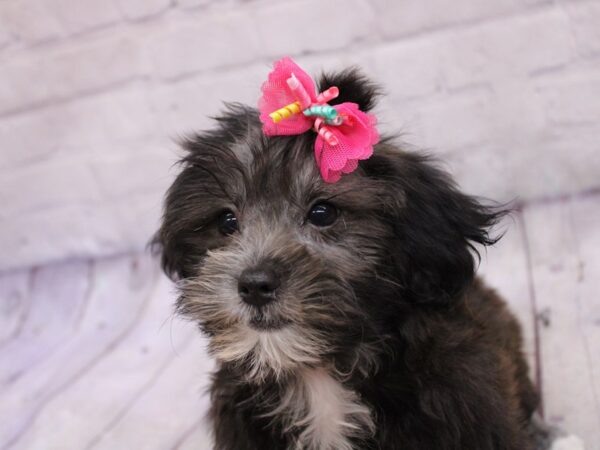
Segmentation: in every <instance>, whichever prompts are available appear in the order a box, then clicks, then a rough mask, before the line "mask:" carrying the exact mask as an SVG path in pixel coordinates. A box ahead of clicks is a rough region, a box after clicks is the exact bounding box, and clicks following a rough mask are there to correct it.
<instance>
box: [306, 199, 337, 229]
mask: <svg viewBox="0 0 600 450" xmlns="http://www.w3.org/2000/svg"><path fill="white" fill-rule="evenodd" d="M337 217H338V210H337V209H336V207H335V206H333V205H332V204H330V203H326V202H319V203H315V204H314V205H313V206H312V208H310V211H309V212H308V217H307V219H308V221H309V222H310V223H312V224H313V225H316V226H317V227H326V226H329V225H331V224H333V222H335V220H336V219H337Z"/></svg>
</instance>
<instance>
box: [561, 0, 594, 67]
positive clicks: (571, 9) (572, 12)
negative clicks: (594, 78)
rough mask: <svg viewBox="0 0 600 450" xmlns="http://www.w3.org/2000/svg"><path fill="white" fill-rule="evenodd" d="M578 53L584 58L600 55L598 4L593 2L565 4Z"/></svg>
mask: <svg viewBox="0 0 600 450" xmlns="http://www.w3.org/2000/svg"><path fill="white" fill-rule="evenodd" d="M565 10H566V11H567V14H568V15H569V20H570V22H571V29H572V32H573V34H574V36H575V40H576V42H577V48H578V50H579V52H580V53H581V54H582V55H583V56H586V57H591V56H597V55H599V54H600V4H599V3H598V2H593V1H584V2H572V3H567V4H565Z"/></svg>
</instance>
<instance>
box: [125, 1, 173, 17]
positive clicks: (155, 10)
mask: <svg viewBox="0 0 600 450" xmlns="http://www.w3.org/2000/svg"><path fill="white" fill-rule="evenodd" d="M117 2H118V6H119V8H120V9H121V11H122V12H123V15H124V16H125V17H126V18H128V19H142V18H145V17H149V16H154V15H157V14H159V13H161V12H163V11H165V10H167V9H168V8H169V6H170V5H171V0H117Z"/></svg>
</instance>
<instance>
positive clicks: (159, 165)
mask: <svg viewBox="0 0 600 450" xmlns="http://www.w3.org/2000/svg"><path fill="white" fill-rule="evenodd" d="M153 147H156V148H153ZM122 150H123V151H122V152H120V153H116V152H112V153H111V154H110V155H103V154H100V155H96V156H95V157H94V158H91V160H90V161H89V162H88V165H89V167H90V170H91V172H92V173H93V175H94V179H95V180H96V181H97V184H98V188H99V190H100V192H101V195H102V198H104V199H123V198H127V196H131V195H135V194H139V193H146V194H147V193H153V194H155V195H156V198H158V199H160V198H161V197H162V195H163V193H164V192H165V191H166V190H167V188H168V187H169V185H170V183H171V181H172V178H173V175H174V173H175V169H174V168H173V164H174V163H175V162H176V160H177V155H176V154H175V152H172V151H169V150H168V148H166V147H164V146H158V145H157V144H151V143H147V144H145V145H143V149H142V150H141V151H135V152H133V151H131V149H129V148H127V147H125V148H122Z"/></svg>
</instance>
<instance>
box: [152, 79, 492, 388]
mask: <svg viewBox="0 0 600 450" xmlns="http://www.w3.org/2000/svg"><path fill="white" fill-rule="evenodd" d="M344 76H350V77H352V74H344ZM331 81H332V82H331V84H334V83H335V84H338V85H339V84H343V82H344V81H346V82H348V80H345V79H344V80H331ZM358 85H360V82H357V83H356V87H355V89H354V91H352V90H351V91H350V92H355V93H356V92H358V91H359V88H358ZM363 86H364V84H363ZM346 89H351V87H350V88H346ZM358 94H359V98H358V100H359V101H361V103H362V105H361V106H363V108H366V107H368V105H370V103H372V99H371V97H370V95H371V94H372V92H367V91H361V92H358ZM361 95H362V98H360V96H361ZM365 96H366V97H365ZM340 101H346V100H343V99H340ZM184 146H185V148H186V149H187V150H188V154H187V156H186V157H185V159H184V160H183V170H182V172H181V174H180V175H179V176H178V178H177V180H176V181H175V183H174V184H173V186H172V187H171V189H170V191H169V195H168V197H167V201H166V207H165V215H164V221H163V225H162V228H161V231H160V232H159V234H158V242H159V244H161V247H162V252H163V264H164V266H165V268H166V270H167V271H168V272H169V273H170V274H171V275H173V276H174V277H175V278H177V279H178V280H179V283H180V288H181V297H180V300H179V307H180V310H181V311H182V312H183V313H184V314H186V315H187V316H188V317H190V318H192V319H194V320H196V321H197V322H198V323H199V324H200V325H201V328H202V329H203V330H204V332H205V333H206V334H207V335H208V336H209V337H210V349H211V351H212V353H213V354H214V355H215V356H216V357H217V359H219V360H220V361H222V362H224V363H235V364H236V365H237V366H238V367H243V368H244V370H245V373H246V375H247V376H248V377H249V378H252V379H257V380H261V379H264V378H265V377H268V376H271V375H275V376H279V375H282V374H285V373H286V372H288V371H290V370H294V369H295V368H297V367H299V366H303V365H312V366H316V365H323V364H326V365H328V366H331V367H333V368H335V369H336V370H338V371H339V372H340V373H343V372H348V371H352V370H356V369H358V370H360V371H363V372H368V370H370V368H371V367H372V366H374V365H376V362H377V353H378V349H381V348H382V345H383V343H384V342H385V336H386V332H387V330H389V329H390V327H396V326H398V321H400V320H401V316H402V311H403V309H404V308H407V307H411V305H414V304H416V303H425V302H437V303H443V302H448V301H450V299H451V298H452V297H454V296H456V295H458V293H459V292H460V290H461V289H462V287H464V285H465V284H466V283H467V282H468V281H469V280H470V278H471V277H472V274H473V258H472V256H471V254H470V252H469V248H468V246H469V241H475V242H480V243H487V240H486V239H487V237H486V234H485V229H486V227H487V226H489V225H490V224H491V223H492V222H493V221H494V220H495V218H496V216H495V215H494V214H493V213H490V212H488V211H486V210H485V209H484V208H482V207H481V206H480V205H478V204H477V203H476V202H474V201H473V200H472V199H470V198H469V197H466V196H464V195H462V194H460V193H458V192H457V191H456V190H455V189H454V188H453V187H452V185H451V183H450V182H449V181H448V180H447V179H446V177H445V176H444V175H443V174H442V173H441V172H439V171H437V170H436V169H434V168H432V167H431V166H430V165H429V164H428V163H427V162H425V161H424V160H423V159H422V158H419V157H416V156H411V155H408V154H405V153H400V152H398V151H396V150H395V149H393V148H392V147H391V146H389V145H388V144H381V145H380V146H379V148H378V149H377V150H376V155H375V156H373V157H372V158H371V159H370V160H368V161H364V162H363V163H362V164H361V167H360V168H359V170H357V171H356V172H354V173H352V174H350V175H347V176H344V177H342V179H341V180H340V181H339V182H337V183H335V184H328V183H325V182H324V181H323V180H322V179H321V177H320V175H319V171H318V168H317V166H316V164H315V161H314V153H313V146H314V135H311V134H310V133H306V134H305V135H301V136H292V137H273V138H266V137H264V136H263V134H262V132H261V124H260V122H259V120H258V116H257V113H256V111H255V110H253V109H250V108H245V107H240V106H235V107H230V108H229V110H228V112H227V113H226V114H225V115H224V116H223V117H221V118H220V119H219V127H218V128H217V129H216V130H214V131H211V132H208V133H204V134H201V135H197V136H194V137H193V138H191V139H189V140H188V141H186V142H185V143H184Z"/></svg>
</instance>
